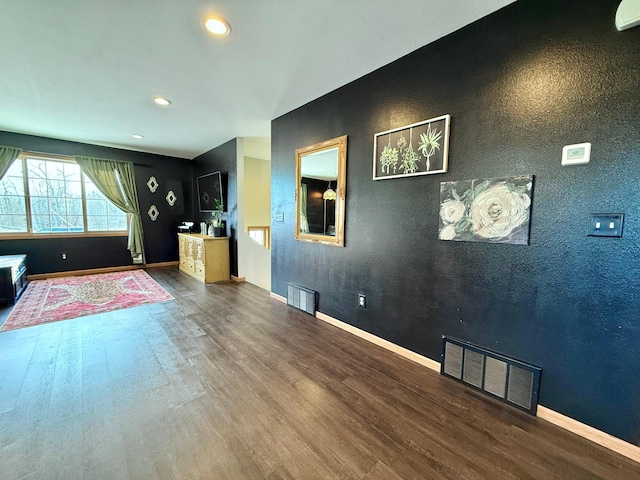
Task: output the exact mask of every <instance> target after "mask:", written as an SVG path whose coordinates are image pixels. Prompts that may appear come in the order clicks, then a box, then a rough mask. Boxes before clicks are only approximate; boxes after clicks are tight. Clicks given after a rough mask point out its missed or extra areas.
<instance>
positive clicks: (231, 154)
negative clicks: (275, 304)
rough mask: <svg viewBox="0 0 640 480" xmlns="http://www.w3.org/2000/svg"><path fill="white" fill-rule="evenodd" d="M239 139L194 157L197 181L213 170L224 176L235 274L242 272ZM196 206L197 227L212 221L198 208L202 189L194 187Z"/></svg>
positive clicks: (231, 254) (231, 265)
mask: <svg viewBox="0 0 640 480" xmlns="http://www.w3.org/2000/svg"><path fill="white" fill-rule="evenodd" d="M237 151H238V148H237V141H236V139H235V138H234V139H233V140H229V141H228V142H227V143H223V144H222V145H220V146H218V147H216V148H214V149H212V150H209V151H208V152H206V153H203V154H202V155H200V156H198V157H196V158H194V159H193V182H195V179H196V177H199V176H200V175H206V174H208V173H212V172H218V171H219V172H220V173H221V175H222V195H223V202H224V215H223V216H222V219H223V220H224V222H225V226H226V228H227V236H228V237H229V256H230V259H229V268H230V270H231V275H235V276H237V275H238V236H237V230H238V189H237V183H238V162H237ZM193 205H194V207H193V209H194V219H195V222H196V226H198V225H199V223H200V222H201V221H203V220H211V213H209V212H200V211H199V207H198V191H197V188H196V186H195V184H194V186H193Z"/></svg>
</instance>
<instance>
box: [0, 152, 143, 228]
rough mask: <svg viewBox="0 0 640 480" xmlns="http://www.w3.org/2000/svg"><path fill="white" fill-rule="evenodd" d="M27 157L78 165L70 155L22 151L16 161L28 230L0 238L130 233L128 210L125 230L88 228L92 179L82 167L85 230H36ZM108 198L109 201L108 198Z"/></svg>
mask: <svg viewBox="0 0 640 480" xmlns="http://www.w3.org/2000/svg"><path fill="white" fill-rule="evenodd" d="M27 159H34V160H43V161H52V162H60V163H72V164H74V165H77V162H76V161H75V160H74V159H73V157H69V156H64V155H55V154H48V153H37V152H29V151H23V152H21V153H20V155H18V157H17V158H16V159H15V160H14V162H17V161H20V162H22V181H23V188H24V201H25V215H26V217H27V231H26V232H0V240H17V239H28V238H77V237H126V236H128V235H129V227H130V224H131V214H130V213H126V212H125V214H126V217H127V227H126V229H124V230H99V231H88V230H87V228H88V219H87V197H86V192H85V182H86V181H87V180H88V181H90V182H91V179H90V178H89V177H87V176H86V175H85V174H84V172H83V171H82V169H80V191H81V194H82V222H83V228H84V231H83V232H56V233H54V232H43V233H36V232H34V231H33V218H32V214H31V193H30V191H29V178H28V174H27ZM91 183H93V182H91ZM94 185H95V184H94ZM96 188H97V187H96ZM103 196H104V195H103ZM105 199H106V197H105ZM106 200H107V201H109V200H108V199H106ZM116 208H117V207H116Z"/></svg>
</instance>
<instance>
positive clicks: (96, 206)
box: [87, 198, 107, 215]
mask: <svg viewBox="0 0 640 480" xmlns="http://www.w3.org/2000/svg"><path fill="white" fill-rule="evenodd" d="M106 214H107V201H106V200H96V199H92V198H91V199H90V198H87V215H106Z"/></svg>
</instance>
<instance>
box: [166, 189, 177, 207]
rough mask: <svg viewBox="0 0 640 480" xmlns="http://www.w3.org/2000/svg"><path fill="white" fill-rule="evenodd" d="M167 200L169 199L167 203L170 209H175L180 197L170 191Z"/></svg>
mask: <svg viewBox="0 0 640 480" xmlns="http://www.w3.org/2000/svg"><path fill="white" fill-rule="evenodd" d="M165 198H166V199H167V203H168V204H169V206H170V207H173V205H174V204H175V203H176V200H178V197H176V194H175V193H173V190H169V193H167V196H166V197H165Z"/></svg>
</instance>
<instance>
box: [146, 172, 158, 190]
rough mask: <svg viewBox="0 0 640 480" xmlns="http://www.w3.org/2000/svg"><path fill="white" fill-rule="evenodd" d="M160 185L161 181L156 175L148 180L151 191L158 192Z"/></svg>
mask: <svg viewBox="0 0 640 480" xmlns="http://www.w3.org/2000/svg"><path fill="white" fill-rule="evenodd" d="M158 186H159V183H158V181H157V180H156V177H154V176H151V177H149V180H147V187H149V191H150V192H151V193H156V190H157V189H158Z"/></svg>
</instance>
